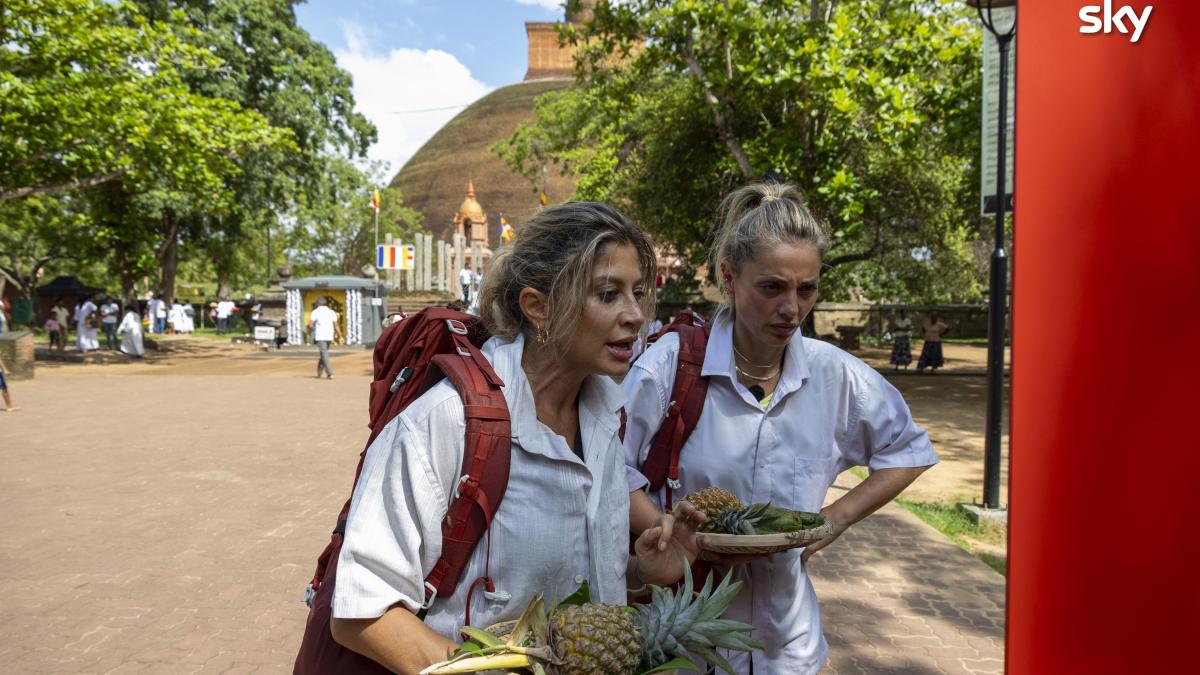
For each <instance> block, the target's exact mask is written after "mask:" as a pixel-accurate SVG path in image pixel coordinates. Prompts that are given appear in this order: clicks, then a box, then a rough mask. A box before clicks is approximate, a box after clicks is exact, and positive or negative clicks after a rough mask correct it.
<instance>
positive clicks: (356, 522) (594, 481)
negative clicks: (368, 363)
mask: <svg viewBox="0 0 1200 675" xmlns="http://www.w3.org/2000/svg"><path fill="white" fill-rule="evenodd" d="M523 348H524V342H523V340H522V339H521V338H518V339H517V340H515V341H513V342H502V341H500V340H497V339H492V340H490V341H488V343H487V344H485V345H484V349H483V352H484V355H485V356H487V357H488V359H489V360H490V361H491V363H492V365H493V367H494V368H495V370H496V374H497V375H499V376H500V378H501V379H502V380H504V382H505V383H506V386H505V387H504V397H505V400H506V402H507V403H508V408H509V411H510V414H511V421H512V455H511V465H510V468H509V478H508V488H507V490H506V492H505V494H504V500H503V501H502V502H501V503H500V507H499V509H497V512H496V516H495V519H494V520H493V521H492V527H491V567H490V570H491V577H492V579H493V580H494V582H495V588H496V592H495V593H494V594H489V595H488V597H485V594H484V593H483V590H482V584H481V585H480V586H479V587H476V589H475V592H474V593H473V594H472V595H471V623H472V624H474V625H480V626H486V625H488V624H491V623H494V622H497V621H505V620H508V619H515V618H517V617H518V616H519V615H520V613H521V611H522V610H523V609H524V608H525V606H526V604H528V602H529V599H530V598H531V597H532V596H533V594H534V593H536V592H542V593H544V594H545V595H546V600H547V603H548V605H549V606H554V605H555V604H557V603H558V602H559V601H560V600H561V599H562V598H563V597H565V596H566V595H568V594H570V593H571V592H573V591H574V590H575V589H576V588H578V587H579V585H580V583H582V582H583V581H585V580H586V581H587V582H588V584H589V587H590V590H591V594H592V599H593V600H595V601H597V602H606V603H613V604H624V603H625V565H626V561H627V558H628V546H629V493H628V491H627V490H626V488H625V485H626V481H625V460H624V452H623V448H622V446H621V441H620V438H619V436H618V429H619V427H620V418H619V416H618V411H619V410H620V408H621V406H622V404H623V403H624V398H623V396H622V395H621V390H620V388H619V387H618V386H617V385H616V384H614V383H613V382H612V380H610V379H609V378H606V377H600V376H592V377H589V378H588V379H587V380H586V381H585V383H584V386H583V390H582V391H581V392H580V396H579V425H580V436H581V438H582V439H583V455H584V460H580V459H579V457H577V456H576V455H575V453H574V452H572V451H571V449H570V448H569V447H568V446H567V444H566V442H565V441H564V440H563V439H562V437H560V436H558V435H557V434H555V433H554V432H552V431H551V430H550V429H549V428H548V427H546V426H545V425H543V424H542V423H541V422H539V421H538V419H537V411H536V409H535V407H534V401H533V394H532V392H531V391H530V388H529V382H528V380H527V379H526V378H525V374H524V372H523V371H522V370H521V353H522V351H523ZM462 406H463V404H462V399H461V398H460V397H459V395H458V393H457V392H456V391H455V390H454V388H453V386H452V385H451V384H450V383H449V381H448V380H443V381H442V382H440V383H438V384H436V385H434V386H433V387H432V388H431V389H430V390H429V391H428V392H426V393H425V394H424V395H423V396H421V398H419V399H417V400H416V401H414V402H413V403H412V405H410V406H409V407H408V408H407V409H405V411H404V412H403V413H401V414H400V415H399V416H397V417H396V418H395V419H394V420H392V421H391V422H390V423H389V424H388V425H387V426H386V427H384V429H383V431H382V432H381V433H380V434H379V436H378V438H376V439H375V442H374V443H372V444H371V447H370V448H369V449H368V450H367V456H366V461H365V462H364V464H363V471H362V475H361V477H360V478H359V482H358V486H357V487H356V488H355V491H354V497H353V501H352V504H351V508H350V515H349V518H348V520H347V525H346V538H345V542H344V544H343V546H342V551H341V556H340V557H339V558H338V570H337V587H336V588H335V590H334V599H333V615H334V616H335V617H339V618H372V617H377V616H380V615H382V614H383V613H384V611H386V610H387V609H388V608H389V607H392V606H393V605H395V604H397V603H402V604H403V605H404V606H406V607H408V608H409V609H415V608H416V607H417V606H418V605H420V604H421V602H422V601H423V599H424V579H425V575H426V574H428V573H429V571H430V570H431V569H433V565H434V563H435V562H436V561H437V558H438V556H439V554H440V552H441V538H442V531H441V522H442V519H443V518H444V517H445V515H446V511H447V510H448V508H449V506H450V501H451V499H452V496H453V490H454V485H455V483H456V482H457V481H458V478H459V471H460V466H461V463H462V454H463V446H464V445H465V442H464V434H465V426H464V424H465V423H464V421H463V407H462ZM486 544H487V542H486V541H483V542H481V543H480V545H479V546H477V547H476V548H475V550H474V552H473V553H472V555H471V560H470V562H469V563H468V566H467V569H466V570H464V572H463V574H462V576H461V577H460V579H459V583H458V586H457V587H456V588H455V591H454V594H453V595H452V596H450V597H449V598H438V599H437V600H436V601H435V602H434V603H433V606H432V608H431V609H430V611H429V613H428V614H427V615H426V617H425V623H426V625H428V626H429V627H430V628H431V629H433V630H435V631H437V632H438V633H441V634H442V635H445V636H446V637H449V638H457V634H456V632H457V630H458V627H459V626H461V625H462V624H463V619H464V616H465V609H466V602H467V593H468V590H469V587H470V585H471V582H472V581H474V580H475V579H476V578H478V577H480V576H482V575H483V574H484V569H485V565H486V562H487V549H488V547H487V545H486Z"/></svg>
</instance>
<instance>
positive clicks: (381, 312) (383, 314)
mask: <svg viewBox="0 0 1200 675" xmlns="http://www.w3.org/2000/svg"><path fill="white" fill-rule="evenodd" d="M376 194H377V190H376V189H375V188H371V206H373V207H374V208H373V209H371V210H372V211H374V212H375V255H376V256H378V255H379V207H381V206H383V204H382V203H381V202H382V199H376V198H375V195H376ZM372 286H373V287H374V288H375V298H376V299H379V270H378V269H376V270H375V283H374V284H372ZM377 307H378V306H377ZM375 311H376V313H377V316H378V317H379V328H380V330H381V331H382V330H383V322H384V321H386V320H387V316H388V313H387V301H386V300H385V301H384V303H383V307H382V308H380V309H376V310H375Z"/></svg>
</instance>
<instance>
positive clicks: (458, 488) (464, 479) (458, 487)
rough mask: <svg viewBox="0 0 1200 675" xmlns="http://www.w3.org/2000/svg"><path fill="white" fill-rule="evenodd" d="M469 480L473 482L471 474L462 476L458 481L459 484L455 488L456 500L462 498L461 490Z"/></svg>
mask: <svg viewBox="0 0 1200 675" xmlns="http://www.w3.org/2000/svg"><path fill="white" fill-rule="evenodd" d="M469 480H471V476H470V474H468V475H465V476H462V477H461V478H459V479H458V484H457V485H455V486H454V498H455V499H458V498H459V497H462V494H461V490H460V488H461V487H462V485H463V483H466V482H467V481H469Z"/></svg>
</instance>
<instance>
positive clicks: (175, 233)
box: [158, 211, 179, 306]
mask: <svg viewBox="0 0 1200 675" xmlns="http://www.w3.org/2000/svg"><path fill="white" fill-rule="evenodd" d="M165 220H166V225H167V234H166V238H165V239H164V240H163V243H162V246H161V247H159V249H158V264H159V266H160V267H161V268H162V275H161V276H160V277H159V284H158V293H159V296H158V297H160V298H162V299H163V301H164V302H166V303H167V306H170V305H171V304H172V303H173V302H174V301H175V271H176V270H177V269H178V268H179V220H178V218H176V217H175V214H174V213H171V212H170V211H168V212H167V215H166V216H165Z"/></svg>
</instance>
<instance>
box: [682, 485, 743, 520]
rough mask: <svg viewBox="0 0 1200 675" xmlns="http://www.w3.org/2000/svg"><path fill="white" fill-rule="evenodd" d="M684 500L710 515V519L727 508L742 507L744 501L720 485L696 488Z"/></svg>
mask: <svg viewBox="0 0 1200 675" xmlns="http://www.w3.org/2000/svg"><path fill="white" fill-rule="evenodd" d="M683 500H684V501H686V502H690V503H691V504H692V506H695V507H696V510H697V511H701V512H703V513H704V515H706V516H708V519H709V520H714V519H716V517H717V516H718V515H720V514H721V512H722V511H724V510H725V509H740V508H742V502H740V501H738V498H737V497H735V496H733V494H732V493H731V492H729V491H728V490H723V489H721V488H719V487H706V488H700V489H699V490H696V491H695V492H693V493H692V494H690V495H688V496H686V497H684V498H683Z"/></svg>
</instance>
